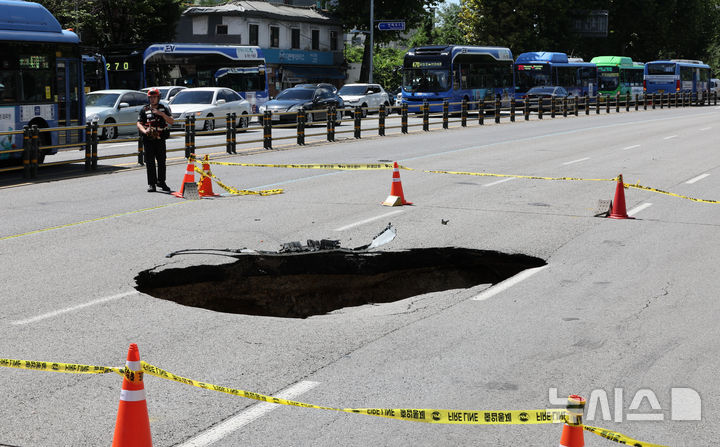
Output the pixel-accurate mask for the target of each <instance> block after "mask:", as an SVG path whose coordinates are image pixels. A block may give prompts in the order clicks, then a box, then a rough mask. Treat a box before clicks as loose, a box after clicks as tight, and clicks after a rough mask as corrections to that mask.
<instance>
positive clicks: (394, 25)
mask: <svg viewBox="0 0 720 447" xmlns="http://www.w3.org/2000/svg"><path fill="white" fill-rule="evenodd" d="M378 29H379V30H380V31H405V22H380V23H378Z"/></svg>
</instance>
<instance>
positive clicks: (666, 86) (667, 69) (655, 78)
mask: <svg viewBox="0 0 720 447" xmlns="http://www.w3.org/2000/svg"><path fill="white" fill-rule="evenodd" d="M644 77H645V79H644V80H643V90H645V93H649V94H652V93H683V92H684V93H688V92H689V93H698V92H709V91H710V78H711V76H710V66H709V65H706V64H704V63H703V62H702V61H695V60H686V59H671V60H664V61H652V62H648V63H646V64H645V73H644Z"/></svg>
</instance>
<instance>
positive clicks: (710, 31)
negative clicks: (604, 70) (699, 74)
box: [459, 0, 720, 69]
mask: <svg viewBox="0 0 720 447" xmlns="http://www.w3.org/2000/svg"><path fill="white" fill-rule="evenodd" d="M461 2H462V3H461V11H460V13H459V28H460V29H461V30H462V32H463V34H464V36H465V38H466V39H467V42H468V43H469V44H472V45H499V46H507V47H509V48H510V49H511V50H512V51H513V54H515V55H518V54H520V53H522V52H525V51H561V52H565V53H568V54H572V55H574V56H578V57H583V58H585V60H589V59H590V58H592V57H594V56H599V55H618V56H629V57H632V58H633V59H634V60H637V61H643V62H647V61H650V60H655V59H660V58H686V59H703V60H715V61H717V59H718V56H717V52H718V47H720V31H718V28H719V27H720V1H719V0H683V1H680V0H623V1H606V0H567V1H563V0H526V1H519V0H461ZM598 9H601V10H608V14H609V24H608V36H607V37H600V38H599V37H583V36H579V35H577V34H576V33H574V32H573V30H572V22H573V18H574V17H575V16H578V15H581V14H582V13H583V12H584V11H590V10H598ZM713 66H714V67H715V68H716V69H717V68H719V67H718V65H717V62H714V65H713Z"/></svg>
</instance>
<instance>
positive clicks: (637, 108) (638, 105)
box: [635, 93, 640, 112]
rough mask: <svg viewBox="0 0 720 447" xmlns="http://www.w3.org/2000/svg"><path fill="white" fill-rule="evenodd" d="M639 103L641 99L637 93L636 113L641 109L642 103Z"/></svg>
mask: <svg viewBox="0 0 720 447" xmlns="http://www.w3.org/2000/svg"><path fill="white" fill-rule="evenodd" d="M639 101H640V97H639V96H638V94H637V93H635V111H636V112H637V111H638V110H639V107H640V102H639Z"/></svg>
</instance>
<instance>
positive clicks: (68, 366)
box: [0, 359, 125, 376]
mask: <svg viewBox="0 0 720 447" xmlns="http://www.w3.org/2000/svg"><path fill="white" fill-rule="evenodd" d="M0 366H4V367H6V368H16V369H29V370H35V371H51V372H61V373H68V374H107V373H111V372H114V373H116V374H119V375H121V376H123V375H125V367H122V368H115V367H112V366H96V365H79V364H76V363H56V362H39V361H35V360H15V359H0Z"/></svg>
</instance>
